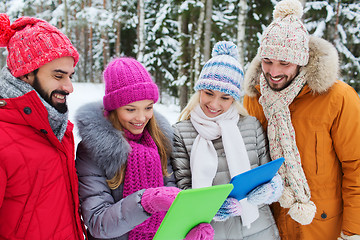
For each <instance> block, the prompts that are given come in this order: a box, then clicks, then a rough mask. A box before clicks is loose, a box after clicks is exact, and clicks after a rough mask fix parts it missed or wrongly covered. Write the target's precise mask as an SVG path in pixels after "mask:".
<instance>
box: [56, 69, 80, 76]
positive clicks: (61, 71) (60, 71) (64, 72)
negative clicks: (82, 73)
mask: <svg viewBox="0 0 360 240" xmlns="http://www.w3.org/2000/svg"><path fill="white" fill-rule="evenodd" d="M53 72H56V73H62V74H68V72H66V71H63V70H61V69H55V70H54V71H53ZM74 73H75V71H74V72H72V73H71V75H72V74H74Z"/></svg>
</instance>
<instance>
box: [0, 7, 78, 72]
mask: <svg viewBox="0 0 360 240" xmlns="http://www.w3.org/2000/svg"><path fill="white" fill-rule="evenodd" d="M0 47H7V51H8V56H7V66H8V68H9V70H10V72H11V74H12V75H13V76H14V77H20V76H23V75H25V74H28V73H30V72H32V71H34V70H35V69H38V68H39V67H41V66H42V65H44V64H46V63H48V62H51V61H53V60H54V59H57V58H61V57H66V56H70V57H73V58H74V66H75V65H76V64H77V62H78V61H79V53H78V52H77V51H76V49H75V47H74V46H73V45H72V44H71V42H70V40H69V39H68V38H67V37H66V36H65V35H64V34H63V33H61V32H60V31H59V30H58V29H57V28H55V27H54V26H52V25H51V24H49V23H48V22H46V21H44V20H41V19H37V18H32V17H21V18H19V19H17V20H16V21H15V22H13V24H10V20H9V16H7V15H6V14H4V13H1V14H0Z"/></svg>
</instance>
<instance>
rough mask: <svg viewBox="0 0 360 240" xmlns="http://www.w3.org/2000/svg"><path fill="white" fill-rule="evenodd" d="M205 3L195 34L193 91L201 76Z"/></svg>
mask: <svg viewBox="0 0 360 240" xmlns="http://www.w3.org/2000/svg"><path fill="white" fill-rule="evenodd" d="M205 1H206V0H201V5H202V7H201V9H200V15H199V19H198V23H197V25H198V26H197V31H196V33H195V51H194V59H195V62H194V78H191V84H190V85H191V89H192V88H193V86H194V83H195V81H197V79H198V77H199V74H200V63H201V36H202V35H203V24H204V19H205V8H204V6H205Z"/></svg>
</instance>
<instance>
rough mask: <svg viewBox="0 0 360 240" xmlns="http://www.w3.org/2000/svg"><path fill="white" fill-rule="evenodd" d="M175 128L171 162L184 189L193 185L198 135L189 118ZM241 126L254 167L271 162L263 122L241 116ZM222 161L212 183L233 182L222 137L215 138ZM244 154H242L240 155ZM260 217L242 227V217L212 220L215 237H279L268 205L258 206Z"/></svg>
mask: <svg viewBox="0 0 360 240" xmlns="http://www.w3.org/2000/svg"><path fill="white" fill-rule="evenodd" d="M173 127H174V134H175V137H174V149H173V154H172V157H171V162H172V165H173V169H174V175H175V179H176V182H177V186H178V187H179V188H181V189H188V188H191V171H190V154H191V148H192V145H193V143H194V140H195V138H196V136H197V135H198V133H197V131H196V130H195V128H194V126H193V125H192V123H191V121H190V120H185V121H181V122H178V123H176V124H174V125H173ZM238 127H239V129H240V132H241V135H242V137H243V139H244V143H245V147H246V150H247V152H248V157H249V160H250V164H251V167H252V168H255V167H257V166H260V165H262V164H265V163H267V162H269V161H270V156H269V152H268V143H267V140H266V135H265V133H264V131H263V129H262V126H261V125H260V122H259V121H258V120H257V119H256V118H254V117H251V116H247V117H240V120H239V123H238ZM213 144H214V147H215V149H216V152H217V155H218V159H219V163H218V169H217V173H216V175H215V178H214V180H213V185H219V184H226V183H229V182H230V178H231V177H230V173H229V169H228V166H227V162H226V156H225V152H224V147H223V144H222V139H221V138H218V139H215V140H213ZM239 157H241V156H239ZM259 214H260V217H259V218H258V219H257V220H256V221H255V222H253V223H252V224H251V228H250V229H248V228H247V227H244V226H242V222H241V218H240V217H231V218H230V219H228V220H226V221H224V222H214V221H212V222H211V225H212V226H213V228H214V230H215V237H214V239H233V240H234V239H245V240H259V239H262V240H265V239H266V240H272V239H280V237H279V232H278V229H277V227H276V224H275V221H274V218H273V216H272V213H271V211H270V208H269V206H268V205H261V206H259Z"/></svg>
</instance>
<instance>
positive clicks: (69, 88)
mask: <svg viewBox="0 0 360 240" xmlns="http://www.w3.org/2000/svg"><path fill="white" fill-rule="evenodd" d="M62 90H63V91H65V92H67V93H72V92H73V91H74V87H73V84H72V82H71V78H70V77H66V78H65V79H64V81H63V83H62Z"/></svg>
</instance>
